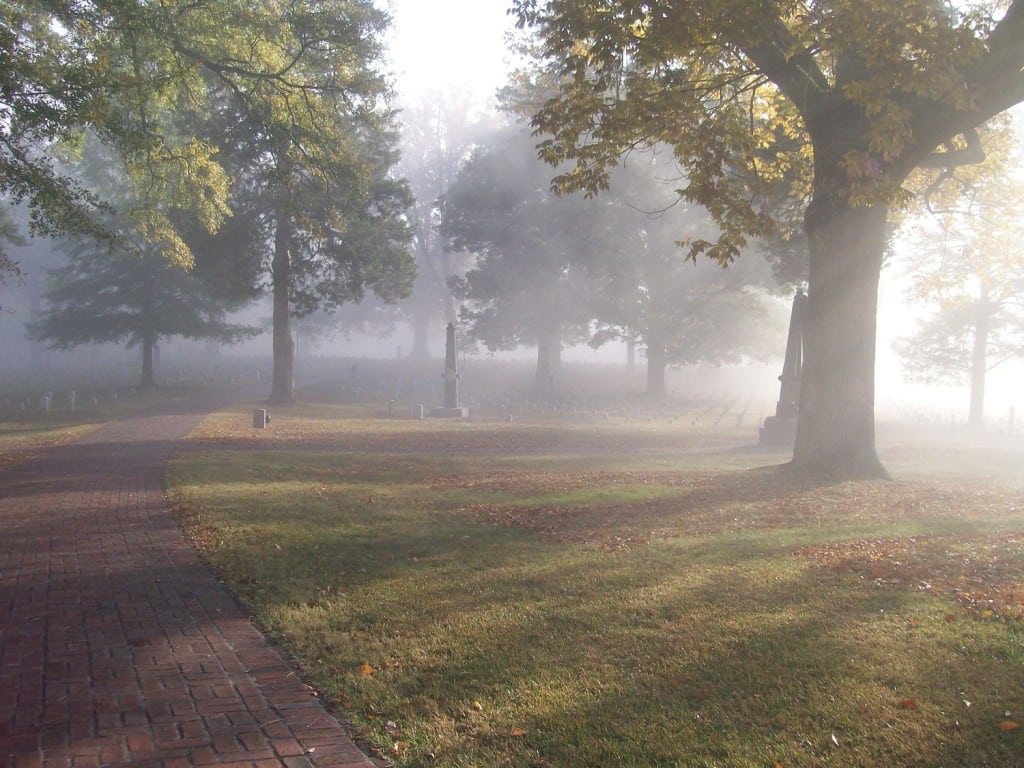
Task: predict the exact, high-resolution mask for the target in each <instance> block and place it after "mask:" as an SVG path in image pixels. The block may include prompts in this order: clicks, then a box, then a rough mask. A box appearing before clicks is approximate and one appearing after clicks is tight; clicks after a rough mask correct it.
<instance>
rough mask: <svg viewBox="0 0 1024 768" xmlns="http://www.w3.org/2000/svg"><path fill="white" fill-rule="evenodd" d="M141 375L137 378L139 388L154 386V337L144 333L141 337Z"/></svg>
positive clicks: (146, 388) (148, 388)
mask: <svg viewBox="0 0 1024 768" xmlns="http://www.w3.org/2000/svg"><path fill="white" fill-rule="evenodd" d="M140 346H141V347H142V377H141V378H140V379H139V389H142V390H145V391H149V390H151V389H153V388H154V387H156V377H155V376H154V374H153V348H154V347H155V346H156V337H154V336H150V335H148V334H147V335H144V336H143V337H142V343H141V344H140Z"/></svg>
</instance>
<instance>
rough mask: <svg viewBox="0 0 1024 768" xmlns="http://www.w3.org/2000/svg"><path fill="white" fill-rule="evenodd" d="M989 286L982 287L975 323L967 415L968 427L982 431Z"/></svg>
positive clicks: (983, 422)
mask: <svg viewBox="0 0 1024 768" xmlns="http://www.w3.org/2000/svg"><path fill="white" fill-rule="evenodd" d="M990 311H991V310H990V307H989V294H988V286H986V285H982V286H981V298H980V299H979V300H978V308H977V318H976V319H975V321H974V348H973V349H972V350H971V409H970V411H969V413H968V415H967V426H968V427H970V428H971V429H979V430H980V429H982V428H983V427H984V426H985V370H986V368H987V365H988V361H987V352H988V329H989V316H990Z"/></svg>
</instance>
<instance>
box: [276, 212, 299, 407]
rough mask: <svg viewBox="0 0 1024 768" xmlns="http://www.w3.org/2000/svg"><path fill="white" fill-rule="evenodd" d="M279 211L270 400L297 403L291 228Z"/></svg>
mask: <svg viewBox="0 0 1024 768" xmlns="http://www.w3.org/2000/svg"><path fill="white" fill-rule="evenodd" d="M285 216H286V214H284V213H282V212H281V211H279V212H278V221H277V231H276V232H275V234H274V260H273V262H272V264H271V275H272V279H271V282H272V284H273V290H274V319H273V324H274V342H273V343H274V380H273V383H272V385H271V390H270V402H271V403H277V404H283V403H294V402H295V342H294V341H293V340H292V333H291V300H290V299H291V267H292V258H291V253H290V252H289V250H288V247H289V242H288V241H289V239H290V238H289V228H288V225H287V223H286V219H285V218H284V217H285Z"/></svg>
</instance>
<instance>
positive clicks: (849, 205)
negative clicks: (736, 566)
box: [513, 0, 1024, 477]
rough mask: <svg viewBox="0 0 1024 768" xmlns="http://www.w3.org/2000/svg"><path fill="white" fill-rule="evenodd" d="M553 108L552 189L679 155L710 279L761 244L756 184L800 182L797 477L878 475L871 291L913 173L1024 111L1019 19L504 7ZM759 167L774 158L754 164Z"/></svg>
mask: <svg viewBox="0 0 1024 768" xmlns="http://www.w3.org/2000/svg"><path fill="white" fill-rule="evenodd" d="M513 8H514V12H515V13H517V14H518V16H519V22H520V24H522V25H527V26H531V27H532V28H534V29H535V31H536V33H537V35H538V37H539V38H540V44H541V48H542V52H543V56H544V58H545V60H546V61H547V62H548V66H549V67H550V68H551V69H553V70H555V71H556V72H557V75H558V82H559V85H558V90H557V92H556V93H555V95H554V96H553V97H552V98H550V99H548V100H547V101H546V102H545V103H544V105H543V106H542V107H541V108H540V109H539V110H538V111H537V112H536V114H535V117H534V124H535V126H536V127H537V129H538V130H539V131H542V132H544V133H547V134H550V135H551V138H549V139H545V140H543V141H542V142H541V144H540V151H541V154H542V156H543V157H544V158H545V159H547V160H549V161H550V162H552V163H554V164H559V165H561V164H565V163H570V164H571V167H570V168H569V170H567V171H566V172H565V173H562V174H560V175H559V176H558V177H557V178H556V179H555V182H554V183H555V186H556V188H559V189H565V190H570V189H582V190H585V191H587V192H588V193H590V194H596V193H598V192H599V191H601V190H602V189H603V188H604V187H605V186H606V185H607V180H608V170H609V168H611V167H613V166H614V165H615V164H616V163H617V161H618V159H619V158H620V156H621V155H622V154H623V153H625V152H627V151H628V150H629V149H630V148H632V147H634V146H636V145H640V144H648V143H653V142H663V143H666V144H669V145H671V146H673V148H674V150H675V153H676V157H677V159H678V160H679V162H680V164H681V165H682V166H683V167H684V168H685V170H686V183H685V184H684V185H683V186H682V187H681V189H680V194H681V195H682V196H683V197H684V198H686V199H688V200H690V201H693V202H698V203H701V204H703V205H705V206H706V207H707V208H708V209H709V210H710V211H711V213H712V214H713V215H714V217H715V219H716V220H717V222H718V224H719V226H720V229H721V232H720V236H719V237H718V238H717V239H716V240H715V241H709V240H703V239H695V240H692V241H690V242H689V243H687V245H688V248H689V250H688V253H689V255H690V256H692V257H696V256H698V255H700V254H706V255H709V256H711V257H713V258H716V259H718V260H720V261H722V262H728V261H730V260H731V259H733V258H734V257H735V256H736V255H738V253H739V251H740V249H741V248H742V246H743V245H744V243H745V241H746V238H747V237H749V236H751V235H763V234H766V233H769V232H770V231H771V229H772V220H771V219H772V217H771V211H770V208H769V207H768V206H767V203H765V202H763V201H761V199H760V198H759V197H758V195H757V192H758V189H757V186H758V180H759V179H765V180H767V181H771V180H772V179H774V178H778V177H779V176H780V175H782V176H785V175H787V174H792V172H793V170H794V169H796V170H799V171H801V173H800V174H798V176H799V177H800V178H803V179H804V180H805V185H804V188H805V190H806V193H807V198H808V201H807V207H806V211H805V215H804V229H805V234H806V237H807V242H808V247H809V253H810V268H809V292H808V304H807V312H806V318H807V323H806V330H805V335H804V347H805V358H804V368H803V382H802V387H801V397H800V414H799V426H798V431H797V439H796V445H795V448H794V454H793V462H792V467H793V468H794V469H795V470H797V471H800V472H805V473H809V474H812V475H827V476H838V477H878V476H886V475H887V473H886V471H885V469H884V467H883V466H882V465H881V463H880V462H879V460H878V457H877V453H876V451H875V426H874V363H875V323H876V314H877V312H876V310H877V289H878V279H879V272H880V269H881V264H882V257H883V253H884V250H885V245H886V239H887V220H888V217H889V213H890V211H891V210H893V209H895V208H897V207H898V206H899V205H900V204H901V202H902V201H903V199H904V195H905V193H904V191H903V184H904V182H905V181H906V180H907V178H908V176H909V175H910V174H912V173H913V172H914V171H915V169H919V168H922V167H924V168H936V169H945V168H949V167H952V166H955V165H957V164H959V163H963V162H970V161H973V160H976V159H977V158H978V156H979V152H978V143H977V141H976V134H975V131H974V129H975V128H976V127H977V126H979V125H980V124H982V123H984V122H985V121H986V120H988V119H989V118H991V117H993V116H994V115H997V114H999V113H1001V112H1003V111H1004V110H1006V109H1008V108H1009V107H1011V106H1013V105H1014V104H1017V103H1019V102H1020V101H1021V100H1022V99H1024V46H1022V45H1021V40H1022V39H1024V0H1013V1H1012V2H1009V3H1006V2H1002V3H1000V2H993V3H988V4H985V3H982V4H972V5H970V6H959V5H956V4H947V3H938V2H934V0H900V1H899V2H893V1H892V0H839V1H838V2H835V1H834V2H816V1H811V0H802V1H800V0H753V1H752V2H733V1H732V0H705V1H704V2H689V3H679V2H670V1H669V0H515V1H514V3H513ZM766 149H767V150H770V151H766Z"/></svg>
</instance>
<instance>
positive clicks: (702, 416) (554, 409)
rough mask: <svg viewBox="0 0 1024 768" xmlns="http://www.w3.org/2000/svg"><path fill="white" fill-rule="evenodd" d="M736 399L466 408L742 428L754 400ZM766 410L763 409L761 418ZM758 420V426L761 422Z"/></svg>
mask: <svg viewBox="0 0 1024 768" xmlns="http://www.w3.org/2000/svg"><path fill="white" fill-rule="evenodd" d="M738 402H739V401H738V400H736V399H730V400H727V401H725V402H722V401H717V402H715V403H713V404H710V405H700V406H696V407H691V408H680V407H676V408H675V409H674V410H664V409H660V410H659V409H652V408H650V407H639V406H632V407H628V406H623V405H621V404H617V405H614V406H613V405H608V404H604V407H600V405H601V404H594V403H590V402H588V403H579V402H577V403H573V402H571V401H566V400H562V401H559V402H551V401H546V400H535V399H532V398H527V397H523V398H517V397H505V398H491V397H485V398H481V399H480V401H479V403H478V404H474V405H471V406H468V407H467V412H468V414H469V417H470V419H471V420H474V421H475V420H476V419H477V418H478V417H479V414H480V413H482V412H486V413H493V414H496V415H497V417H498V419H500V420H501V421H512V420H513V419H516V418H523V417H526V416H531V415H533V416H545V415H550V416H554V417H556V418H578V419H599V420H602V419H603V420H605V421H611V420H612V419H624V420H627V421H629V420H636V421H641V420H645V419H646V420H647V421H648V422H657V421H667V422H668V423H670V424H674V423H676V422H677V421H679V422H685V421H689V422H690V424H691V425H692V426H698V425H701V424H705V423H710V424H711V426H714V427H721V426H723V425H728V424H729V423H733V424H734V425H735V427H736V428H740V427H742V426H743V424H744V422H745V420H746V419H747V417H748V415H749V413H750V407H751V404H752V402H753V398H749V397H748V398H747V399H746V400H745V401H743V402H742V403H739V405H737V403H738ZM763 411H764V409H763V408H762V415H763ZM426 413H428V411H427V409H426V407H425V406H424V405H423V404H422V403H415V404H413V405H409V406H404V405H400V404H399V400H398V399H397V398H392V399H391V400H389V401H388V411H387V415H388V417H389V418H413V419H422V418H424V417H425V414H426ZM761 420H762V419H761V418H760V417H759V418H758V422H757V423H758V424H759V423H760V422H761Z"/></svg>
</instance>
